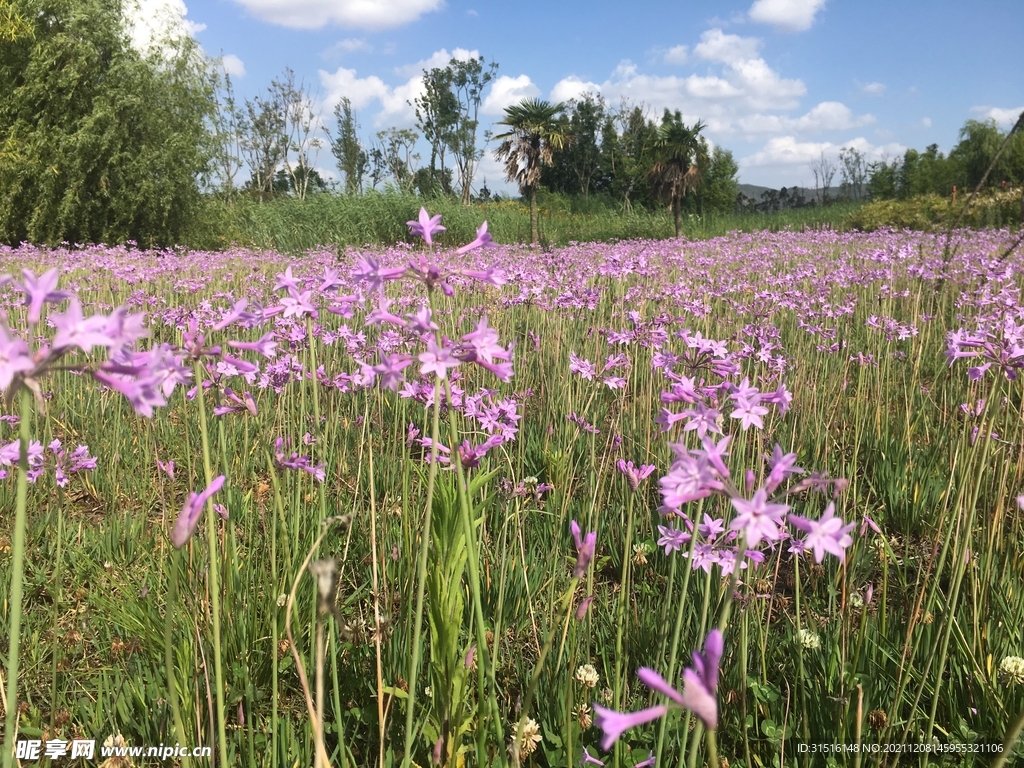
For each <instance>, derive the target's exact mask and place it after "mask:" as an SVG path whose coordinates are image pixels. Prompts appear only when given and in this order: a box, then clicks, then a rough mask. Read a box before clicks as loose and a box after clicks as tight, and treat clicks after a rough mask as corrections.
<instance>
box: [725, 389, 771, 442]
mask: <svg viewBox="0 0 1024 768" xmlns="http://www.w3.org/2000/svg"><path fill="white" fill-rule="evenodd" d="M732 398H733V400H735V401H736V410H734V411H733V412H732V413H730V414H729V415H730V416H731V417H732V418H734V419H739V420H740V425H741V426H742V427H743V431H744V432H745V431H746V430H747V429H749V428H750V427H751V426H755V427H757V428H758V429H764V422H763V421H762V420H761V417H762V416H767V415H768V409H767V408H765V407H764V406H763V405H761V404H760V402H761V395H760V393H755V394H753V395H752V396H751V397H750V398H749V399H748V398H746V397H742V396H741V395H739V394H736V395H733V396H732Z"/></svg>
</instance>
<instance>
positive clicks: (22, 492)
mask: <svg viewBox="0 0 1024 768" xmlns="http://www.w3.org/2000/svg"><path fill="white" fill-rule="evenodd" d="M20 406H21V422H20V430H19V437H20V440H21V447H20V449H19V455H18V487H17V497H16V501H15V512H14V541H13V542H12V551H11V602H10V606H11V639H10V644H9V646H8V651H7V717H6V718H5V720H4V768H11V766H12V765H14V742H15V741H17V732H16V729H17V720H18V662H19V658H18V654H19V653H20V645H21V600H22V590H23V587H24V585H23V581H24V578H25V527H26V524H27V520H26V517H27V516H26V509H27V508H28V444H29V440H30V438H31V418H32V394H31V393H30V392H29V390H28V389H26V388H22V390H21V400H20Z"/></svg>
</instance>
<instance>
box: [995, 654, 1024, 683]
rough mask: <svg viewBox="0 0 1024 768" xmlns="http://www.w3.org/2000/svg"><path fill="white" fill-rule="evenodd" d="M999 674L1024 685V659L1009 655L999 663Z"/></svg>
mask: <svg viewBox="0 0 1024 768" xmlns="http://www.w3.org/2000/svg"><path fill="white" fill-rule="evenodd" d="M999 674H1000V675H1002V676H1003V677H1005V678H1007V679H1009V680H1011V681H1013V682H1014V683H1016V684H1017V685H1024V659H1022V658H1021V657H1020V656H1007V657H1006V658H1005V659H1003V660H1002V661H1001V662H1000V663H999Z"/></svg>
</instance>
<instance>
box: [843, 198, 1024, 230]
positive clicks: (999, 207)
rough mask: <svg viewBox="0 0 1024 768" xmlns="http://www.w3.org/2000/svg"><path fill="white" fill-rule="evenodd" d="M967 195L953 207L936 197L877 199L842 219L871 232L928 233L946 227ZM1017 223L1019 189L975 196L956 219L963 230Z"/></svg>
mask: <svg viewBox="0 0 1024 768" xmlns="http://www.w3.org/2000/svg"><path fill="white" fill-rule="evenodd" d="M966 197H967V195H964V196H963V197H960V198H959V199H958V201H957V203H956V204H953V203H952V202H951V201H950V199H949V198H946V197H939V196H938V195H931V194H926V195H919V196H917V197H914V198H911V199H909V200H877V201H874V202H871V203H868V204H866V205H864V206H863V207H861V208H858V209H857V210H856V211H854V212H853V213H851V214H850V215H849V216H848V217H847V218H846V220H845V222H844V225H845V226H846V227H848V228H850V229H857V230H861V231H863V232H873V231H875V230H876V229H882V228H883V227H893V228H896V229H918V230H931V229H935V228H939V227H942V226H946V225H948V224H949V222H950V221H951V220H953V219H954V218H955V217H956V216H957V215H958V214H959V213H960V211H961V209H962V208H963V206H964V204H965V202H966ZM1020 223H1021V193H1020V190H1019V189H1015V188H1012V187H1011V188H1007V189H1005V190H992V191H990V192H988V193H985V194H982V195H981V196H979V197H976V198H975V199H974V200H973V201H972V203H971V207H970V208H969V209H968V210H967V211H966V212H965V213H964V215H963V217H962V218H961V219H960V224H961V225H962V226H967V227H1004V226H1009V225H1012V224H1020Z"/></svg>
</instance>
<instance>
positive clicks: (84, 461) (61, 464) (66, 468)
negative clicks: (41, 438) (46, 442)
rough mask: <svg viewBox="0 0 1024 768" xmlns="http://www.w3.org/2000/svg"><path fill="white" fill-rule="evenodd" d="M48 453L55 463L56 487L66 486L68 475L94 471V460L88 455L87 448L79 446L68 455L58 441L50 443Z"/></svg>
mask: <svg viewBox="0 0 1024 768" xmlns="http://www.w3.org/2000/svg"><path fill="white" fill-rule="evenodd" d="M50 451H51V452H52V453H53V455H54V457H55V458H56V461H57V464H56V467H54V475H55V479H56V482H57V485H58V486H60V487H61V488H63V487H64V486H65V485H67V482H68V475H69V474H72V473H74V472H82V471H84V470H87V469H96V459H95V458H93V457H92V456H90V455H89V448H88V446H85V445H80V446H78V447H77V448H75V450H74V451H72V452H71V453H70V454H69V453H68V452H67V451H65V450H64V448H63V447H62V446H61V443H60V440H54V441H53V442H52V443H50Z"/></svg>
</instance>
